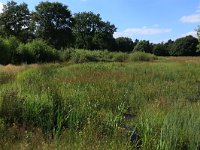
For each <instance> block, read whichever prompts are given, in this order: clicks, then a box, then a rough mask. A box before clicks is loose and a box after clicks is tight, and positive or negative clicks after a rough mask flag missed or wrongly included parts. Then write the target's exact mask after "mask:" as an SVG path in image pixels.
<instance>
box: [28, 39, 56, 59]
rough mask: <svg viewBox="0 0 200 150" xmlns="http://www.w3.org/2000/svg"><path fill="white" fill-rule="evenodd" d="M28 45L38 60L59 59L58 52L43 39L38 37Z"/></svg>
mask: <svg viewBox="0 0 200 150" xmlns="http://www.w3.org/2000/svg"><path fill="white" fill-rule="evenodd" d="M26 45H27V47H28V49H29V51H30V52H32V53H33V54H34V55H35V61H36V62H51V61H55V60H58V59H59V55H58V52H56V50H55V49H53V48H52V47H50V46H49V45H48V44H47V43H46V42H44V41H43V40H40V39H36V40H33V41H32V42H30V43H28V44H26Z"/></svg>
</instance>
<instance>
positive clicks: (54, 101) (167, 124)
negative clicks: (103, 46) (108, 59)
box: [0, 57, 200, 150]
mask: <svg viewBox="0 0 200 150" xmlns="http://www.w3.org/2000/svg"><path fill="white" fill-rule="evenodd" d="M199 75H200V58H199V57H169V58H160V59H159V60H157V61H154V62H135V63H113V62H112V63H84V64H44V65H22V66H12V65H9V66H4V67H3V66H0V147H1V148H3V149H133V148H138V147H139V148H141V149H148V150H149V149H168V150H173V149H174V150H175V149H176V150H177V149H192V150H193V149H199V148H200V146H199V143H200V126H199V124H200V76H199ZM132 131H135V132H134V134H135V135H136V136H135V138H134V140H133V141H132V143H130V136H131V135H133V132H132Z"/></svg>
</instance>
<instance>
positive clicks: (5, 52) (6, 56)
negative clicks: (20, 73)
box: [0, 38, 11, 65]
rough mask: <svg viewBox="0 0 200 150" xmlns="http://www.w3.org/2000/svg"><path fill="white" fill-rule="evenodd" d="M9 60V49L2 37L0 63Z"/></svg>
mask: <svg viewBox="0 0 200 150" xmlns="http://www.w3.org/2000/svg"><path fill="white" fill-rule="evenodd" d="M10 62H11V51H10V49H9V45H8V44H7V43H6V42H5V40H4V39H2V38H0V64H3V65H6V64H8V63H10Z"/></svg>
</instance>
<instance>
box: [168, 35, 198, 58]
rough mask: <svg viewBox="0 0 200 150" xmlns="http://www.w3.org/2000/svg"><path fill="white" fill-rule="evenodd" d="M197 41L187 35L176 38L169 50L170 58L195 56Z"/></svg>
mask: <svg viewBox="0 0 200 150" xmlns="http://www.w3.org/2000/svg"><path fill="white" fill-rule="evenodd" d="M197 45H198V39H197V38H195V37H193V36H191V35H189V36H186V37H182V38H178V39H176V40H175V42H174V43H173V45H172V47H171V49H170V51H169V52H170V55H172V56H194V55H196V54H197Z"/></svg>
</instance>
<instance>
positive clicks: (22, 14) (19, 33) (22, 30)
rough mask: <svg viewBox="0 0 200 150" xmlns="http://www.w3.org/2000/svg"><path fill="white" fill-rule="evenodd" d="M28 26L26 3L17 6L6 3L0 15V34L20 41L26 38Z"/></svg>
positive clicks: (28, 13) (28, 17)
mask: <svg viewBox="0 0 200 150" xmlns="http://www.w3.org/2000/svg"><path fill="white" fill-rule="evenodd" d="M29 24H30V12H29V9H28V6H27V4H26V3H22V4H19V5H18V4H17V3H16V2H14V1H9V2H7V4H6V5H4V6H3V13H1V14H0V27H1V33H3V34H4V36H16V37H17V38H18V39H20V40H22V41H26V40H27V38H28V35H29V33H30V32H28V31H29Z"/></svg>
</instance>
